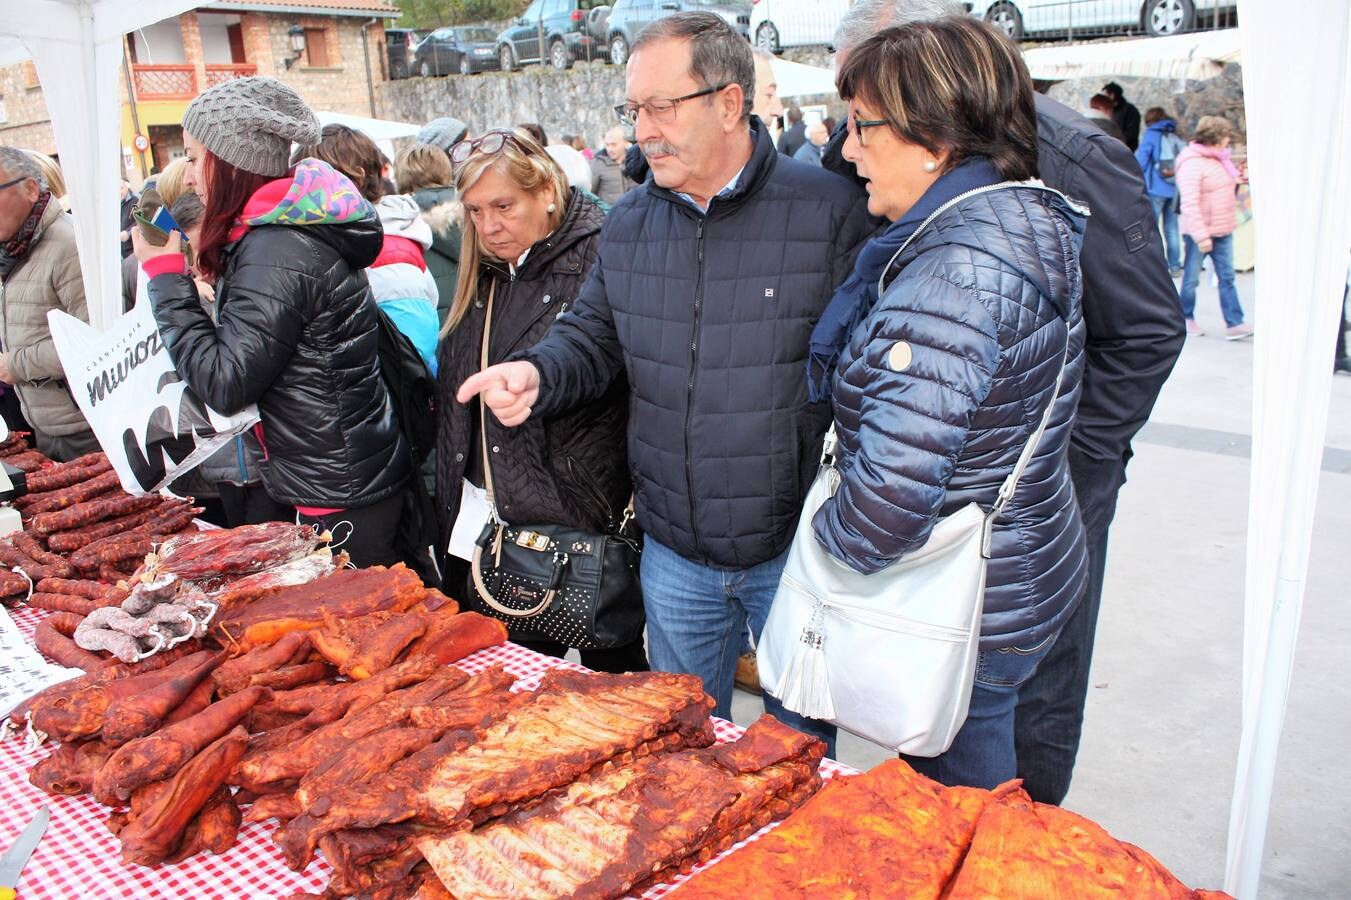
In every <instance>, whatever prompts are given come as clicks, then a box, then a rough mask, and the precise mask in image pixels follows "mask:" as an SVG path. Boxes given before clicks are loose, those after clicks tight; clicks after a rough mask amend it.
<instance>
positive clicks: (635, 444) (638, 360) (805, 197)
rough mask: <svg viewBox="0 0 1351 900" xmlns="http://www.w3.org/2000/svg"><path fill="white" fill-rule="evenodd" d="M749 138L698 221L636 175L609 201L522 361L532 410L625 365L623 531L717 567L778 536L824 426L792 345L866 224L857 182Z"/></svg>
mask: <svg viewBox="0 0 1351 900" xmlns="http://www.w3.org/2000/svg"><path fill="white" fill-rule="evenodd" d="M751 129H752V138H753V140H754V150H753V151H752V154H751V158H750V160H749V162H748V163H747V164H746V167H745V169H744V170H743V171H742V173H741V176H740V177H739V178H738V180H737V183H736V185H735V186H734V187H733V188H732V189H731V191H730V192H729V193H727V194H725V195H719V196H717V197H715V198H713V200H712V202H711V203H710V205H709V209H708V212H707V214H703V213H700V212H699V210H697V209H696V208H695V207H694V206H693V205H692V204H690V203H689V202H688V201H686V200H684V199H682V198H680V197H678V196H676V195H675V194H673V193H672V192H670V191H668V190H665V189H664V188H660V187H658V186H657V185H656V183H655V182H654V181H651V180H649V181H648V182H647V183H646V184H644V185H643V186H642V187H640V188H636V189H634V190H632V191H629V192H628V193H627V194H625V195H624V196H623V198H621V199H620V201H619V202H618V203H617V204H615V207H614V209H613V210H611V212H610V215H609V216H608V217H607V219H606V221H605V227H604V229H603V231H602V232H601V245H600V261H599V262H598V263H597V264H596V268H595V270H594V271H593V273H592V276H591V278H590V280H589V281H588V282H587V283H586V286H585V287H584V288H583V289H582V294H581V296H580V297H578V299H577V303H576V304H575V305H574V306H573V308H572V310H571V311H570V312H569V313H568V314H567V315H565V316H563V317H562V318H560V319H559V320H558V321H557V322H556V323H555V324H554V327H553V330H552V331H550V333H549V336H548V338H546V339H545V340H544V341H543V342H542V343H540V344H539V345H537V346H536V347H535V348H534V349H532V350H530V351H528V352H527V353H525V354H523V357H524V358H526V359H529V360H530V361H531V362H533V363H535V365H536V366H537V367H538V368H539V370H540V375H541V385H540V395H539V400H538V401H537V403H536V405H535V410H534V414H535V415H541V414H543V415H549V414H551V413H554V412H556V411H559V410H564V409H569V408H572V407H573V406H574V405H576V404H577V403H581V402H585V401H588V400H591V399H594V398H596V397H598V396H600V395H601V394H603V393H604V392H605V391H607V390H609V389H610V388H611V385H612V383H613V381H614V379H615V378H617V377H618V376H619V374H620V373H621V372H626V373H627V376H628V381H629V384H630V386H631V389H632V393H631V399H630V406H629V433H628V442H629V464H630V468H631V469H632V471H633V476H634V484H635V486H636V488H637V509H638V523H639V525H641V526H642V529H643V531H644V532H645V533H646V534H648V535H649V536H650V537H652V538H653V539H655V540H657V541H658V542H660V543H662V544H664V545H665V546H667V547H670V548H671V549H673V550H674V551H675V552H677V553H679V554H680V555H681V556H683V557H685V558H686V559H691V560H695V561H697V562H700V563H702V564H705V565H712V566H717V567H720V568H725V569H742V568H748V567H750V566H754V565H757V564H759V563H762V562H765V561H767V560H770V559H773V558H774V557H775V556H777V555H779V554H780V553H781V552H783V550H784V548H786V547H787V546H788V543H789V541H790V540H791V539H792V535H793V529H794V526H795V524H796V522H797V518H798V515H799V513H801V511H802V498H803V496H804V495H805V493H806V489H807V486H808V485H809V484H810V483H811V478H812V475H813V474H814V473H815V471H816V466H817V461H818V459H819V456H820V452H819V451H820V444H821V436H822V434H823V433H824V432H825V429H826V425H827V424H828V423H829V420H830V411H829V409H827V408H825V407H826V406H827V405H826V404H817V405H816V406H810V405H808V403H807V380H806V358H807V346H808V342H809V338H810V337H811V332H812V328H813V327H814V326H815V324H816V320H817V319H818V318H819V317H820V315H821V311H822V309H823V308H824V307H825V304H826V302H827V301H828V300H829V299H830V296H831V293H832V292H833V291H834V289H835V286H836V285H837V284H839V283H840V282H841V281H842V280H843V279H844V277H845V276H846V275H847V274H848V273H849V272H850V271H851V269H852V266H853V261H854V256H855V255H856V253H857V250H858V248H859V246H860V245H861V244H862V243H863V241H864V239H865V238H866V237H867V236H868V229H869V224H868V217H867V208H866V201H865V199H864V196H863V193H862V192H861V191H860V190H858V189H857V188H856V187H854V186H853V185H851V184H850V183H849V182H847V181H845V180H844V179H843V178H840V177H838V176H836V175H832V174H830V173H829V172H826V171H823V170H822V169H818V168H816V167H814V166H808V165H805V164H803V163H799V162H796V161H794V160H791V159H788V158H787V157H784V156H781V155H780V154H778V153H776V152H775V150H774V145H773V144H772V143H771V142H770V140H769V137H768V135H766V134H765V130H764V128H763V126H762V125H761V124H760V122H759V120H758V119H755V118H752V120H751Z"/></svg>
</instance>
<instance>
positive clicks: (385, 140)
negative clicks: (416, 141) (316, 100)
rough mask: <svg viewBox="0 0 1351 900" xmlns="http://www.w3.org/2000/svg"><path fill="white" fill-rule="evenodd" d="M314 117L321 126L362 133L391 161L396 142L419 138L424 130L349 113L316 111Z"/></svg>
mask: <svg viewBox="0 0 1351 900" xmlns="http://www.w3.org/2000/svg"><path fill="white" fill-rule="evenodd" d="M314 115H315V118H317V119H318V120H319V124H320V125H346V126H347V127H348V128H350V129H352V130H353V131H360V132H361V133H362V134H364V135H366V137H368V138H370V139H371V140H373V141H375V145H376V146H377V147H379V148H380V152H381V153H383V154H385V157H386V158H387V159H391V160H392V159H393V158H394V155H395V154H394V141H396V140H398V139H399V138H410V137H417V133H418V132H419V131H421V130H422V126H421V125H410V124H408V123H407V122H394V121H391V120H389V119H371V118H368V117H366V116H349V115H348V114H347V113H339V112H332V111H330V110H315V112H314Z"/></svg>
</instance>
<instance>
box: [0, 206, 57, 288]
mask: <svg viewBox="0 0 1351 900" xmlns="http://www.w3.org/2000/svg"><path fill="white" fill-rule="evenodd" d="M51 199H52V192H51V191H43V192H42V193H41V194H38V200H37V202H36V203H34V204H33V208H32V209H31V210H29V212H28V217H27V218H25V219H24V220H23V224H22V225H20V226H19V230H18V231H17V232H15V234H14V237H12V238H10V239H9V240H8V241H5V243H4V245H3V246H0V279H5V278H8V277H9V273H10V272H13V271H14V270H15V269H16V268H18V266H19V263H21V262H23V261H24V259H25V258H27V256H28V251H30V250H32V249H33V237H34V235H36V234H37V232H38V226H39V225H41V224H42V215H43V213H45V212H46V211H47V204H48V203H49V202H50V201H51Z"/></svg>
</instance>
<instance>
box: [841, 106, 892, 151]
mask: <svg viewBox="0 0 1351 900" xmlns="http://www.w3.org/2000/svg"><path fill="white" fill-rule="evenodd" d="M848 122H849V130H850V131H852V132H853V133H854V139H855V140H857V141H858V145H859V146H860V147H863V146H865V144H864V142H863V132H864V130H865V129H868V128H876V127H877V126H879V125H890V124H891V123H890V122H888V121H887V120H886V119H858V118H855V117H854V116H853V114H850V116H849V119H848Z"/></svg>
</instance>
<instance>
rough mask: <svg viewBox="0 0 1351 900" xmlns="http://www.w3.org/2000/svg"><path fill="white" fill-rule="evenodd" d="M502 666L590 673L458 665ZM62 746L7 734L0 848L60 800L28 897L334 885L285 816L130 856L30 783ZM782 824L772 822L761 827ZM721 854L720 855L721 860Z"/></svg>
mask: <svg viewBox="0 0 1351 900" xmlns="http://www.w3.org/2000/svg"><path fill="white" fill-rule="evenodd" d="M10 613H11V615H12V616H13V618H14V620H15V622H16V623H17V624H18V626H19V628H20V630H21V631H22V632H23V633H24V634H25V635H26V636H27V637H28V638H29V639H30V640H31V638H32V630H33V628H34V627H35V626H36V625H37V623H38V622H39V621H41V617H42V616H44V615H46V614H45V613H42V612H40V611H36V610H28V609H22V610H11V611H10ZM497 664H501V665H502V666H503V667H505V668H506V670H507V671H508V672H509V673H511V674H512V675H515V676H516V677H517V678H518V679H519V680H518V681H517V683H516V685H515V687H514V688H513V689H514V690H523V689H525V690H528V689H531V688H533V687H535V686H536V685H537V684H538V682H539V679H540V676H542V675H543V674H544V672H546V671H547V670H549V669H551V668H554V667H559V666H563V667H568V668H572V669H575V670H578V671H586V670H585V669H584V668H582V667H581V666H578V665H576V664H575V663H570V662H566V661H564V660H560V659H554V658H552V657H549V656H543V655H541V654H538V653H535V652H533V651H530V650H526V649H525V648H524V647H519V646H517V645H515V644H505V645H503V646H500V647H493V648H491V649H488V650H482V651H479V652H478V653H475V654H474V655H472V656H469V657H467V658H465V659H462V660H460V661H459V662H458V663H456V665H457V666H459V667H460V668H462V669H464V670H465V671H466V672H469V673H470V674H475V673H478V672H481V671H483V670H484V669H487V668H489V667H490V666H493V665H497ZM5 675H6V673H5V671H4V661H3V660H0V678H2V677H5ZM713 722H714V731H715V733H716V734H717V738H718V740H719V741H720V742H726V741H731V740H735V739H736V738H738V737H739V736H740V735H741V734H742V731H743V729H742V728H740V727H738V726H737V725H734V724H732V723H731V722H726V721H723V720H722V719H714V720H713ZM53 746H54V745H53V744H50V743H49V744H48V745H46V746H44V747H42V748H41V749H39V750H37V751H33V752H29V751H25V750H24V742H23V740H22V739H21V738H18V739H14V738H11V739H9V740H5V741H0V850H3V849H4V848H6V847H8V846H9V845H10V843H12V842H13V841H14V839H15V838H16V837H17V836H18V834H19V832H20V831H22V830H23V827H24V826H25V825H26V824H27V823H28V821H29V819H31V818H32V816H33V813H34V812H35V811H36V810H37V808H38V807H39V806H40V805H41V804H43V803H46V804H47V805H48V806H50V807H51V824H50V825H49V826H48V828H47V834H46V836H45V837H44V838H43V840H42V843H41V845H39V847H38V848H37V850H36V851H35V852H34V854H33V856H32V859H31V860H30V861H29V863H28V866H27V867H26V868H25V869H24V872H23V877H22V879H21V881H20V882H19V885H18V893H19V896H20V897H22V898H52V900H69V898H74V897H80V898H97V900H103V898H107V900H123V898H126V897H136V898H138V900H139V898H160V897H165V898H167V897H193V898H226V897H229V898H234V897H257V898H271V897H287V896H290V895H291V894H294V893H297V892H313V893H319V892H320V891H322V890H323V889H324V887H325V885H327V884H328V880H329V875H330V870H329V867H328V864H327V863H326V862H325V861H324V859H323V858H322V856H321V857H319V858H317V859H316V860H315V861H314V862H312V863H311V864H310V865H309V867H308V868H306V869H305V871H303V872H293V871H291V870H290V869H288V868H287V867H286V865H285V863H284V862H283V861H282V855H281V852H280V851H279V850H278V849H277V848H276V847H275V846H274V844H273V843H272V831H273V829H274V827H275V822H265V823H256V824H251V825H250V824H245V825H244V826H243V828H242V829H241V831H240V834H239V841H238V843H236V844H235V846H234V847H233V848H232V849H231V850H230V851H229V852H227V853H225V854H224V855H221V856H209V855H198V856H193V857H191V858H189V859H186V860H184V861H183V862H181V863H177V864H174V865H163V866H157V867H155V868H145V867H143V866H136V865H126V864H123V862H122V861H121V858H120V851H119V844H118V841H117V839H116V838H115V837H114V836H113V835H112V834H111V833H110V832H109V831H108V828H107V826H106V825H105V824H104V823H105V820H106V819H107V817H108V812H109V811H108V809H107V808H106V807H104V806H100V805H99V804H97V803H95V802H94V800H93V798H91V797H89V796H88V795H83V796H79V797H52V796H49V795H47V794H45V793H43V792H42V791H40V790H38V789H37V788H35V787H33V786H32V785H31V784H29V783H28V769H29V768H30V767H31V766H32V765H33V764H34V763H36V762H37V761H38V760H40V759H42V758H43V757H44V756H46V755H47V754H48V753H49V752H51V748H52V747H53ZM852 772H853V770H852V769H849V768H847V767H845V766H842V765H840V764H838V763H836V762H834V761H832V760H823V761H822V763H821V774H822V776H823V777H825V778H831V777H834V776H836V775H840V774H848V773H852ZM773 827H774V826H772V825H771V826H768V828H766V829H765V830H764V831H762V832H760V833H761V834H763V833H765V832H766V831H768V830H769V828H773ZM758 836H759V835H756V836H753V837H752V838H751V839H750V840H755V838H756V837H758ZM745 843H746V842H742V844H738V845H736V846H734V847H732V848H731V849H730V850H728V851H727V853H735V852H736V851H737V849H738V848H739V847H741V846H743V845H744V844H745ZM723 855H726V854H723ZM721 858H722V856H718V857H714V860H713V861H716V860H718V859H721ZM709 864H710V865H711V864H712V863H711V862H710V863H709ZM681 880H683V879H677V880H676V882H674V883H673V884H663V885H657V886H655V887H653V888H651V889H649V890H648V891H646V892H645V893H643V894H642V895H641V896H642V897H643V898H654V897H665V896H667V895H670V894H672V892H674V891H675V885H677V884H679V882H680V881H681Z"/></svg>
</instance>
